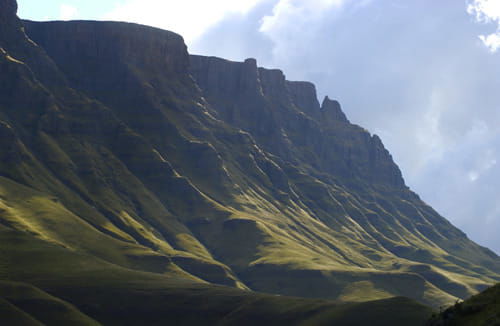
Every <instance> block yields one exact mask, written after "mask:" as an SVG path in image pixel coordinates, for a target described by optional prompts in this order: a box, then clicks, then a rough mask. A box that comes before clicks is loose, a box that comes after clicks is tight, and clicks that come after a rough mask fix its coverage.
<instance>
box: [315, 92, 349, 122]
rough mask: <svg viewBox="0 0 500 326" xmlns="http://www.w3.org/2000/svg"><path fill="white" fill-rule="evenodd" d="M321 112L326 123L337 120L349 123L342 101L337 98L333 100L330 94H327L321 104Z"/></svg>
mask: <svg viewBox="0 0 500 326" xmlns="http://www.w3.org/2000/svg"><path fill="white" fill-rule="evenodd" d="M321 113H322V116H323V118H324V121H325V122H326V123H331V122H335V121H338V122H345V123H349V120H347V117H346V116H345V114H344V112H342V108H341V107H340V103H339V102H337V101H336V100H331V99H330V98H329V97H328V96H325V99H324V100H323V104H321Z"/></svg>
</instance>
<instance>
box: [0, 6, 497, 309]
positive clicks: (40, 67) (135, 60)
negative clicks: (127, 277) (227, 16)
mask: <svg viewBox="0 0 500 326" xmlns="http://www.w3.org/2000/svg"><path fill="white" fill-rule="evenodd" d="M7 3H8V2H5V3H4V4H7ZM6 8H7V9H6ZM8 8H10V7H2V10H3V11H2V15H5V17H4V18H5V19H2V20H1V21H0V26H1V28H0V47H1V48H2V49H3V50H2V53H1V55H0V73H1V74H0V76H1V77H0V135H1V137H0V145H1V148H2V150H1V151H0V176H1V178H0V224H2V225H4V226H5V227H8V228H9V229H14V230H17V231H19V232H24V233H26V234H29V235H30V237H34V238H36V239H38V240H39V241H43V242H44V243H47V244H51V245H56V246H60V247H61V248H65V250H68V251H70V252H73V253H75V254H78V255H85V256H88V257H89V259H90V258H91V259H96V260H99V261H102V262H105V263H106V264H111V265H112V266H115V267H116V268H124V269H127V270H130V271H131V270H136V271H144V272H152V273H156V274H158V277H170V278H175V280H179V279H180V278H182V279H186V280H189V282H195V283H196V284H208V283H216V284H223V285H229V286H233V287H238V288H241V289H252V290H258V291H262V292H269V293H276V294H286V295H294V296H305V297H316V298H330V299H338V300H342V301H367V300H374V299H386V298H390V297H394V296H408V297H410V298H413V299H416V300H419V301H420V302H423V303H426V304H429V305H433V306H438V305H442V304H446V303H450V302H453V301H455V300H456V298H457V297H462V298H463V297H466V296H468V295H471V294H473V293H475V292H476V291H477V290H478V289H481V288H484V287H485V286H487V285H488V284H492V283H493V282H495V281H496V280H498V279H499V275H498V273H499V272H500V263H499V259H498V257H497V256H496V255H495V254H493V253H492V252H490V251H488V250H487V249H484V248H481V247H479V246H477V245H476V244H474V243H473V242H471V241H470V240H468V239H467V237H466V236H465V235H464V234H463V233H462V232H460V231H459V230H457V229H456V228H454V227H453V226H452V225H451V224H450V223H449V222H447V221H446V220H445V219H444V218H442V217H440V216H439V215H438V214H437V213H436V212H434V211H433V210H432V209H431V208H430V207H428V206H427V205H425V203H423V202H422V201H420V200H419V198H418V196H416V195H415V194H414V193H412V192H411V191H410V190H409V189H408V188H407V187H406V186H405V185H404V181H403V179H402V177H401V172H400V171H399V169H398V168H397V166H396V165H395V163H394V162H393V161H392V158H391V157H390V154H389V153H388V152H387V151H386V150H385V148H384V147H383V145H382V142H381V141H380V139H379V138H378V137H376V136H372V135H370V134H369V133H368V132H367V131H365V130H364V129H362V128H360V127H358V126H355V125H352V124H350V123H349V121H348V120H347V118H346V117H345V115H344V113H343V112H342V110H341V109H340V106H339V105H338V103H336V102H335V101H331V100H329V99H327V100H325V102H324V103H323V105H322V106H320V105H319V103H318V101H317V99H316V94H315V91H314V86H312V85H311V84H308V83H294V82H288V81H286V80H285V78H284V76H283V75H282V73H281V72H279V71H275V70H266V69H262V68H257V65H256V63H255V61H254V60H247V61H246V62H245V63H235V62H228V61H225V60H222V59H217V58H204V57H189V55H188V53H187V51H186V47H185V45H184V43H183V40H182V38H181V37H180V36H178V35H176V34H174V33H171V32H167V31H162V30H158V29H154V28H150V27H146V26H139V25H134V24H124V23H111V22H54V23H33V22H24V27H25V30H26V32H27V33H28V35H29V37H30V38H31V39H32V40H30V39H28V38H27V37H26V35H24V33H23V30H22V25H21V22H20V21H18V20H17V19H16V18H15V16H14V14H13V13H12V12H10V16H9V10H11V9H12V8H11V9H8ZM11 11H12V10H11ZM12 250H13V249H12ZM46 256H47V257H49V256H50V254H46ZM9 257H15V255H12V254H10V256H9ZM21 257H24V258H23V259H28V256H23V255H20V256H19V258H17V259H21ZM54 259H55V258H54ZM53 261H54V265H50V268H49V267H48V266H47V267H43V266H42V267H43V268H46V270H45V272H47V273H48V274H47V277H48V278H51V276H50V271H51V270H52V269H54V270H57V269H56V267H61V268H65V267H64V266H62V265H61V266H59V265H58V263H57V262H56V260H53ZM57 261H58V260H57ZM7 265H9V264H7ZM118 266H119V267H118ZM42 267H40V268H42ZM45 272H44V271H43V270H40V271H37V272H36V273H35V274H33V275H32V276H29V275H27V274H23V273H20V276H19V277H20V278H19V279H17V280H18V281H24V280H23V278H22V277H21V276H23V275H24V277H26V278H28V277H35V278H36V275H42V274H43V273H45ZM87 272H88V274H87ZM37 273H42V274H37ZM99 273H101V272H99ZM99 273H97V272H96V273H93V272H91V271H86V270H85V269H83V270H82V271H81V272H80V274H79V278H80V279H84V278H86V277H87V276H88V278H89V279H92V278H93V277H96V278H97V277H98V276H97V275H98V274H99ZM102 273H104V271H102ZM93 275H95V276H93ZM148 275H149V274H148ZM134 277H135V276H134ZM148 277H149V276H148ZM106 280H110V279H106ZM34 285H36V286H38V285H39V284H38V283H36V284H34ZM108 285H109V286H111V283H108V281H106V282H104V283H103V284H102V285H100V286H102V287H106V286H108ZM200 286H201V285H200ZM204 286H205V285H204ZM68 287H69V285H68ZM44 289H45V288H44ZM224 291H226V290H224ZM238 293H240V292H238ZM107 295H108V294H107ZM62 299H65V298H64V297H62ZM72 303H74V302H72ZM84 313H85V311H84ZM214 318H215V317H214Z"/></svg>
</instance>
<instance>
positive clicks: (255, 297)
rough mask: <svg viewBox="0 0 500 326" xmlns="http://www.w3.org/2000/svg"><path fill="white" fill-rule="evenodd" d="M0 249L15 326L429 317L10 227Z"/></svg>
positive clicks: (414, 306) (2, 301)
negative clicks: (121, 257)
mask: <svg viewBox="0 0 500 326" xmlns="http://www.w3.org/2000/svg"><path fill="white" fill-rule="evenodd" d="M0 245H1V248H2V255H0V262H1V263H2V264H3V266H5V267H4V268H3V274H2V275H3V277H2V278H3V279H7V281H5V280H4V281H0V311H2V312H3V313H2V315H1V317H0V320H1V321H2V322H9V325H16V323H17V324H18V325H42V324H44V325H58V324H68V325H99V324H102V325H165V324H170V323H171V324H175V325H200V323H202V324H204V325H254V324H255V323H266V324H273V325H289V324H290V323H293V324H297V325H300V324H304V325H310V324H314V325H323V324H324V325H330V324H331V323H335V324H337V325H350V323H349V321H356V322H359V321H360V320H362V321H363V322H367V323H368V322H370V320H374V319H375V318H376V319H377V321H379V322H380V325H391V324H393V325H395V324H397V323H399V322H404V323H408V324H409V325H419V324H421V323H422V322H423V321H425V320H426V319H427V318H429V316H430V314H431V309H430V308H428V307H426V306H423V305H421V304H418V303H416V302H414V301H411V300H409V299H404V298H394V299H390V300H387V301H380V302H373V306H372V303H371V302H368V303H364V304H362V305H357V304H341V303H338V302H332V301H326V300H309V299H304V298H288V297H282V296H275V295H263V294H257V293H255V292H249V291H243V290H239V289H234V288H229V287H223V286H214V285H210V284H202V283H199V282H193V281H190V280H188V279H186V278H184V277H175V276H172V275H169V276H165V275H160V274H155V273H145V272H140V271H133V270H130V269H125V268H123V267H119V266H116V265H113V264H109V263H107V262H104V261H102V260H99V259H96V258H95V257H93V256H91V255H87V254H81V253H78V252H75V251H72V250H69V249H67V248H63V247H61V246H59V245H55V244H51V243H48V242H46V241H43V240H39V239H36V238H35V237H33V236H31V235H29V234H26V233H23V232H19V231H12V230H8V229H6V228H4V227H0ZM6 262H7V263H6ZM18 280H23V281H24V282H28V283H30V284H33V285H28V284H27V283H18V282H17V281H18ZM35 286H36V287H35ZM40 289H43V290H40ZM48 293H50V294H48ZM207 298H209V300H208V299H207ZM360 310H361V311H363V312H364V313H363V315H362V316H361V315H360V313H359V311H360ZM388 310H392V313H390V314H386V313H385V312H387V311H388ZM360 318H361V319H360Z"/></svg>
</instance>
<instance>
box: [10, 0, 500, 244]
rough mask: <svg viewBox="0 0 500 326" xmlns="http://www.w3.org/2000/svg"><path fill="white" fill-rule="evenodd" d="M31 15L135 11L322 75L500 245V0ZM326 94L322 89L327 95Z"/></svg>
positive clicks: (229, 3)
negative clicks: (499, 191) (499, 194)
mask: <svg viewBox="0 0 500 326" xmlns="http://www.w3.org/2000/svg"><path fill="white" fill-rule="evenodd" d="M18 3H19V7H20V9H19V13H18V14H19V16H20V17H21V18H26V19H33V20H55V19H58V20H59V19H60V20H70V19H97V20H120V21H132V22H137V23H142V24H146V25H152V26H156V27H160V28H164V29H169V30H172V31H174V32H177V33H179V34H181V35H183V37H184V39H185V41H186V43H187V45H188V48H189V51H190V52H191V53H194V54H203V55H215V56H219V57H223V58H227V59H231V60H244V59H245V58H248V57H253V58H256V59H257V61H258V63H259V65H260V66H264V67H269V68H279V69H282V70H283V71H284V72H285V74H286V75H287V78H288V79H289V80H308V81H312V82H314V83H315V84H316V87H317V89H318V95H319V96H320V97H323V96H325V95H329V96H330V97H331V98H336V99H338V100H339V101H340V103H341V104H342V107H343V110H344V111H345V112H346V114H347V116H348V117H349V119H350V120H351V122H353V123H356V124H359V125H361V126H363V127H365V128H366V129H368V130H370V131H371V132H372V133H376V134H378V135H379V136H380V137H381V138H382V140H383V142H384V144H385V145H386V147H387V148H388V149H389V151H390V152H391V153H392V155H393V157H394V159H395V161H396V163H397V164H398V165H399V166H400V168H401V170H402V171H403V175H404V177H405V180H406V183H407V184H408V185H409V186H410V187H411V188H412V189H413V190H414V191H416V192H417V193H418V194H419V195H420V196H421V198H422V199H423V200H424V201H425V202H427V203H428V204H430V205H431V206H433V207H434V208H435V209H436V210H437V211H438V212H439V213H441V215H443V216H444V217H446V218H447V219H449V220H450V221H452V223H453V224H455V225H456V226H457V227H459V228H460V229H462V230H463V231H464V232H465V233H467V235H468V236H469V237H470V238H471V239H473V240H474V241H476V242H478V243H479V244H481V245H484V246H487V247H489V248H491V249H493V250H494V251H496V252H497V253H500V237H499V236H498V235H497V233H498V231H500V200H499V199H500V198H499V196H498V191H497V189H499V188H500V169H499V166H500V0H440V1H436V0H307V1H306V0H238V1H234V0H211V1H204V0H180V1H177V0H111V1H101V0H44V1H40V0H18ZM320 100H321V98H320Z"/></svg>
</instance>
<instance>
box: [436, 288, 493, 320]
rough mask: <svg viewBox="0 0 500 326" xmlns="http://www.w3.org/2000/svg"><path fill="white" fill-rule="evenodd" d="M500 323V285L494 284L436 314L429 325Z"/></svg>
mask: <svg viewBox="0 0 500 326" xmlns="http://www.w3.org/2000/svg"><path fill="white" fill-rule="evenodd" d="M499 324H500V285H496V286H493V287H491V288H489V289H487V290H485V291H483V292H481V293H479V294H477V295H475V296H473V297H471V298H469V299H467V300H465V301H464V302H460V303H456V304H455V305H454V306H451V307H449V308H448V309H446V310H444V311H443V312H442V313H440V314H439V315H436V316H434V317H433V318H432V319H431V321H430V322H429V323H428V325H429V326H438V325H450V326H451V325H456V326H492V325H499Z"/></svg>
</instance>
